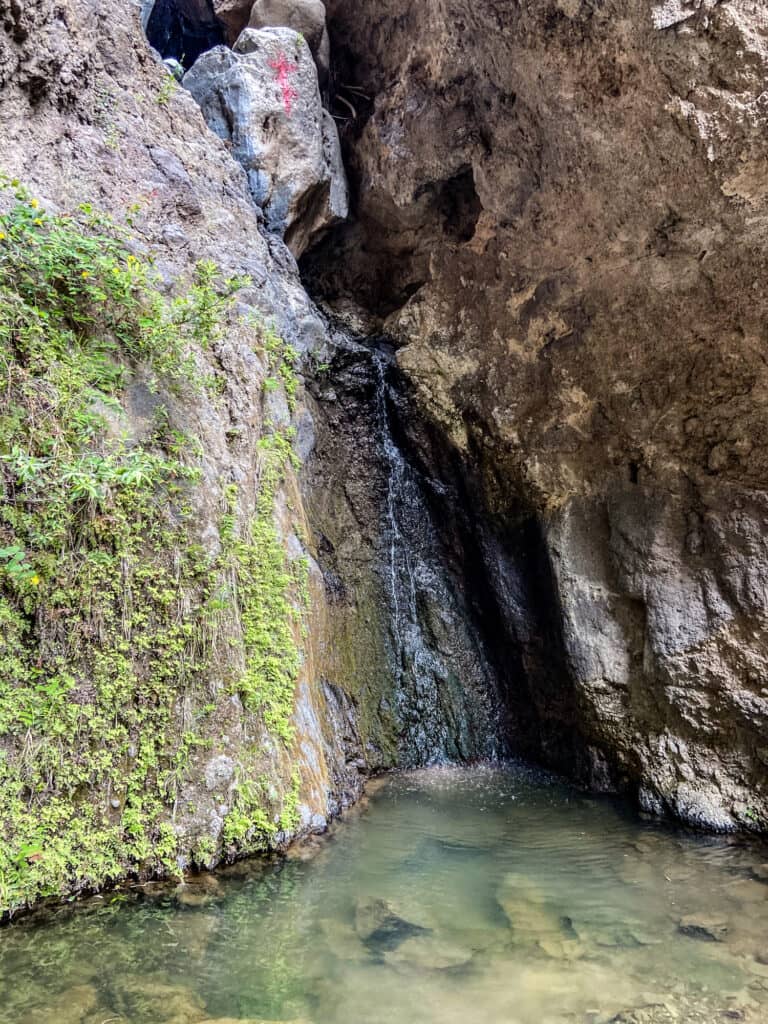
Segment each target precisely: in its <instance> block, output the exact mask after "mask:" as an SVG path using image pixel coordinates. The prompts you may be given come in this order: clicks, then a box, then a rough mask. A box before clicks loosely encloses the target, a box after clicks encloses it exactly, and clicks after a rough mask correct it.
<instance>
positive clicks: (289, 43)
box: [183, 28, 348, 257]
mask: <svg viewBox="0 0 768 1024" xmlns="http://www.w3.org/2000/svg"><path fill="white" fill-rule="evenodd" d="M183 84H184V87H185V88H186V89H188V90H189V91H190V92H191V94H192V95H193V96H194V98H195V99H196V100H197V102H198V103H199V105H200V107H201V109H202V111H203V115H204V117H205V119H206V121H207V122H208V124H209V126H210V128H211V129H212V130H213V131H214V132H216V134H217V135H218V136H219V137H220V138H222V139H224V140H225V142H226V143H227V144H228V145H229V146H230V148H231V152H232V155H233V156H234V157H235V159H236V160H238V162H239V163H240V164H242V166H243V167H244V168H245V171H246V173H247V175H248V181H249V184H250V188H251V193H252V195H253V198H254V201H255V202H256V203H257V204H258V205H259V206H260V207H261V208H262V209H263V211H264V215H265V218H266V223H267V226H268V228H269V229H270V230H272V231H276V232H279V233H280V234H282V235H284V236H285V239H286V242H287V243H288V245H289V247H290V248H291V250H292V252H293V253H294V255H295V256H297V257H298V256H300V255H301V253H302V252H303V251H304V250H305V249H306V248H307V246H308V245H309V244H310V242H312V241H313V240H315V239H316V237H317V236H318V235H319V234H321V233H322V232H323V231H325V230H326V229H327V228H328V227H329V226H331V225H332V224H334V223H337V222H338V221H340V220H342V219H344V218H345V217H346V216H347V212H348V198H347V185H346V178H345V175H344V169H343V165H342V162H341V154H340V146H339V138H338V133H337V131H336V127H335V124H334V122H333V119H332V118H330V117H329V115H328V114H327V113H326V112H325V111H323V108H322V104H321V101H320V93H319V90H318V82H317V71H316V68H315V64H314V61H313V60H312V55H311V53H310V51H309V49H308V47H307V46H306V44H305V43H304V42H303V41H302V39H301V37H300V36H299V34H298V33H297V32H294V31H293V30H292V29H288V28H267V29H261V30H258V31H257V30H255V29H246V30H245V31H244V32H243V33H242V34H241V35H240V36H239V38H238V40H237V42H236V44H235V49H234V51H232V50H229V49H227V48H226V47H216V48H215V49H213V50H210V51H208V52H207V53H205V54H203V55H202V56H201V57H200V58H199V59H198V60H197V61H196V63H195V64H194V66H193V67H192V68H191V69H190V70H189V71H188V72H187V74H186V75H185V76H184V80H183Z"/></svg>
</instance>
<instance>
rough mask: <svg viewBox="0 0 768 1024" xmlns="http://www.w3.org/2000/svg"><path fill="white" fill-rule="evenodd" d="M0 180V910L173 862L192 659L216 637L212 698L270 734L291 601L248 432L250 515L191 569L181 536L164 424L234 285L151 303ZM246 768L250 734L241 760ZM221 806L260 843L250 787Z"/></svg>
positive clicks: (194, 702)
mask: <svg viewBox="0 0 768 1024" xmlns="http://www.w3.org/2000/svg"><path fill="white" fill-rule="evenodd" d="M0 187H2V189H3V191H4V192H5V193H6V195H7V194H9V193H10V194H11V196H12V199H13V202H12V204H11V206H10V208H9V209H8V210H7V212H6V213H4V214H2V215H0V488H2V492H3V501H2V503H0V828H2V831H3V836H4V842H3V844H2V845H0V911H8V910H13V909H14V908H17V907H20V906H23V905H24V904H25V903H28V902H30V901H32V900H34V899H36V898H38V897H40V896H44V895H49V894H54V893H59V892H62V891H70V892H77V891H79V890H81V889H84V888H89V887H91V888H92V887H98V886H102V885H104V884H106V883H108V882H109V881H114V880H116V879H118V878H120V877H123V876H124V875H125V873H126V871H129V870H137V869H139V868H141V869H143V870H150V871H155V872H163V871H165V872H173V871H175V870H176V867H175V865H176V859H177V856H178V854H179V845H178V844H179V838H178V836H177V834H176V832H175V830H174V828H173V826H172V824H171V814H172V810H173V807H174V804H175V801H176V799H177V796H178V794H179V791H180V786H181V784H182V782H183V781H184V779H185V778H186V775H187V772H188V771H189V769H190V765H191V764H192V762H193V761H194V759H195V757H196V756H197V753H198V751H200V750H201V749H204V748H205V747H206V746H207V745H208V741H207V740H206V739H205V738H204V736H202V735H201V734H200V732H199V724H198V722H199V720H200V719H199V718H195V720H194V721H193V722H192V727H191V728H190V727H189V726H183V725H182V722H183V721H184V716H183V715H182V714H181V710H180V709H181V708H182V707H183V706H186V705H189V706H191V707H197V708H200V709H201V711H200V715H201V716H203V717H204V715H207V714H210V713H212V712H213V711H214V710H215V708H216V705H217V700H218V699H219V694H218V691H217V690H214V691H211V690H210V689H209V679H210V676H211V666H212V665H214V664H218V663H219V662H220V661H221V660H222V648H221V645H222V643H223V642H224V641H226V644H227V645H229V648H231V646H232V645H234V646H235V647H239V648H240V649H241V652H242V653H241V659H240V660H242V662H244V664H245V665H246V669H245V671H244V672H243V673H242V674H239V673H238V672H236V671H234V669H233V670H232V671H231V672H230V676H231V678H230V680H229V684H228V685H229V689H230V691H232V692H239V693H241V694H242V696H243V701H244V704H245V706H246V709H247V713H248V714H249V715H250V716H251V722H250V725H249V728H250V729H251V730H252V731H253V733H254V734H257V735H258V734H259V730H260V729H263V728H266V730H267V732H271V733H272V735H273V736H274V737H275V738H276V739H277V740H280V741H282V742H283V743H289V742H290V739H291V730H290V727H289V723H288V720H289V717H290V714H291V711H292V701H293V690H294V687H295V678H296V673H297V671H298V666H299V664H300V655H299V651H298V647H297V644H296V640H295V636H296V632H297V623H298V618H299V617H300V611H299V610H298V604H297V600H298V598H296V597H294V595H295V594H298V593H299V590H300V588H299V587H298V585H297V580H296V572H295V571H294V568H293V567H292V566H291V565H289V564H288V562H287V560H286V555H285V552H284V549H283V546H282V544H281V541H280V536H279V533H278V530H277V526H276V524H275V521H274V514H273V507H274V502H275V497H276V493H277V489H278V487H279V486H280V483H281V480H282V478H283V475H284V473H285V472H286V470H287V469H288V467H290V466H291V464H292V462H293V454H292V451H291V446H290V438H289V437H288V436H286V435H285V434H281V433H272V434H270V435H269V436H267V437H266V438H264V440H263V445H262V450H261V455H260V457H261V461H262V473H261V486H260V491H259V495H258V498H257V508H256V510H255V515H254V516H253V517H250V518H249V517H245V518H244V519H243V521H242V522H240V519H242V518H243V517H242V515H241V514H240V513H239V505H238V493H237V489H236V488H235V487H234V486H232V487H228V488H225V491H224V502H225V511H224V514H223V517H222V522H221V535H222V551H221V553H220V554H219V555H217V556H214V555H209V554H207V553H206V552H205V550H204V549H203V548H202V547H201V546H200V545H199V544H197V543H195V541H194V526H195V522H194V520H195V517H194V513H193V507H194V500H193V499H194V495H195V491H196V488H197V487H198V486H199V483H200V480H201V469H200V462H201V457H202V449H201V445H200V443H199V441H197V439H195V438H192V437H189V436H187V435H185V434H184V433H183V432H181V431H179V430H178V429H176V428H174V427H173V426H172V423H171V417H170V413H169V408H170V402H171V399H172V398H173V397H174V396H181V397H184V398H185V400H190V401H191V400H194V398H195V395H196V394H199V393H201V391H202V390H203V389H204V388H205V387H206V386H207V377H206V375H205V374H204V373H203V372H201V370H200V365H201V353H204V352H205V350H206V349H207V348H208V347H209V346H210V344H211V343H212V341H215V339H216V338H217V337H219V336H220V334H221V332H222V331H223V330H224V329H225V327H226V324H227V323H228V322H229V319H230V318H231V316H232V313H231V306H232V300H233V296H234V294H235V292H236V290H237V288H238V287H239V286H240V284H241V283H242V282H241V281H240V280H239V279H221V277H220V275H219V274H218V271H217V268H216V267H215V266H214V265H213V264H211V263H202V264H199V265H198V267H197V269H196V271H195V273H194V276H193V278H192V279H191V280H189V281H187V282H186V283H184V284H183V286H181V287H179V288H178V289H177V294H176V295H175V296H174V297H172V298H169V297H168V296H167V295H166V294H165V293H164V291H163V290H162V289H161V287H160V284H159V281H158V280H157V276H156V274H155V271H154V268H153V265H152V261H151V259H150V258H147V257H143V256H137V255H135V253H134V252H133V251H132V247H131V242H130V239H128V238H127V237H126V236H125V235H124V233H123V232H122V231H121V229H119V228H118V227H117V226H116V225H115V224H114V223H113V222H112V221H111V220H110V219H109V218H106V217H104V216H103V215H101V214H100V213H98V212H97V211H96V210H94V209H93V207H91V206H90V205H88V204H84V205H83V206H81V207H80V209H79V210H77V211H75V212H74V213H73V214H56V215H50V214H46V213H45V212H44V211H43V210H42V209H41V205H40V203H39V202H38V201H37V200H36V199H35V198H34V197H31V196H30V195H29V194H28V193H27V192H26V191H25V189H23V188H22V187H21V186H20V185H19V184H18V182H15V181H10V180H8V179H2V180H0ZM258 334H259V338H261V331H259V332H258ZM258 343H259V344H262V343H263V342H261V341H260V342H258ZM268 345H269V347H270V350H271V351H273V353H274V358H275V360H277V361H278V363H279V364H280V365H279V374H280V379H281V380H282V381H283V382H285V383H284V386H285V388H286V391H288V392H289V393H290V386H291V384H292V381H291V379H290V378H289V377H288V370H287V369H285V368H283V364H287V362H288V361H289V359H290V356H288V355H286V354H285V350H283V349H282V348H281V347H280V344H279V342H278V340H276V339H275V338H272V337H271V336H270V339H269V341H268ZM136 383H140V384H142V385H145V386H148V387H149V388H150V389H151V390H152V391H154V392H155V394H156V396H157V408H156V412H155V415H154V418H153V421H152V429H151V430H149V431H148V432H145V433H144V434H143V435H142V436H141V437H140V438H139V437H135V436H133V435H132V434H131V429H130V423H129V421H128V419H127V418H126V416H125V412H124V392H125V389H126V387H127V386H128V385H130V384H136ZM294 393H295V391H294ZM225 619H226V623H227V625H226V626H225V624H224V620H225ZM227 630H228V631H227ZM237 663H238V658H236V657H232V658H231V665H232V666H234V665H236V664H237ZM259 756H260V747H259V745H258V744H257V743H256V744H254V752H253V757H254V763H255V762H256V761H257V760H258V758H259ZM255 770H256V769H255V768H254V771H255ZM240 794H241V797H240V800H239V802H238V803H237V804H236V807H235V808H234V809H233V814H232V816H231V820H229V819H228V821H227V825H226V836H227V838H228V841H232V842H233V843H235V844H237V845H238V846H239V848H241V849H260V848H262V847H263V845H264V844H265V843H268V842H269V841H271V838H272V837H273V836H274V833H275V829H274V828H273V827H272V826H270V827H269V828H268V827H267V823H268V822H269V821H270V820H271V819H270V815H271V817H272V818H274V816H275V814H277V815H278V817H279V815H280V813H281V811H280V808H279V806H278V807H277V808H276V809H271V803H269V808H270V809H269V810H267V809H265V808H267V804H268V802H265V801H266V797H265V796H264V793H263V789H262V788H260V787H257V786H255V785H253V784H249V783H248V780H247V778H246V779H244V781H243V783H242V785H241V788H240ZM273 802H274V801H273ZM278 803H279V800H278ZM282 813H285V811H283V812H282ZM245 818H247V819H248V822H249V824H248V826H247V827H245V824H244V821H245ZM198 855H199V856H200V857H201V858H204V857H207V858H208V859H210V857H211V856H212V851H211V850H210V844H209V843H207V842H205V841H204V840H201V841H200V845H199V846H198Z"/></svg>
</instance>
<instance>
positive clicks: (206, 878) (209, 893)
mask: <svg viewBox="0 0 768 1024" xmlns="http://www.w3.org/2000/svg"><path fill="white" fill-rule="evenodd" d="M223 895H224V891H223V889H222V887H221V884H220V883H219V881H218V880H217V879H216V877H215V876H214V875H189V876H188V877H187V878H185V879H184V881H183V882H182V883H181V884H180V885H177V886H176V888H175V889H174V891H173V897H174V899H175V900H176V902H177V903H178V904H179V906H181V907H206V906H209V905H210V904H211V903H214V902H216V900H219V899H221V898H222V896H223Z"/></svg>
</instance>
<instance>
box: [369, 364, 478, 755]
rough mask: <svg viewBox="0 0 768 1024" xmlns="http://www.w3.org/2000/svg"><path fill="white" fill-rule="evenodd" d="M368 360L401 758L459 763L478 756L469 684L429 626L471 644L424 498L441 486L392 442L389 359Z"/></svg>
mask: <svg viewBox="0 0 768 1024" xmlns="http://www.w3.org/2000/svg"><path fill="white" fill-rule="evenodd" d="M371 361H372V368H373V375H374V386H375V393H374V413H375V430H376V434H377V437H378V444H379V450H380V452H381V455H382V456H383V462H384V470H385V483H386V500H385V503H384V509H383V531H382V532H383V546H384V551H385V559H384V565H383V566H382V571H383V574H384V576H385V579H386V584H387V591H388V599H389V603H390V622H391V636H392V648H393V650H392V662H393V671H394V674H395V677H396V678H395V682H396V688H395V690H396V704H397V715H398V719H399V721H400V725H401V757H402V759H403V762H404V763H412V764H439V763H444V762H449V761H456V760H462V759H465V758H467V757H471V756H473V755H476V754H477V753H478V751H477V750H474V749H472V748H473V747H474V742H473V741H470V740H469V735H470V734H471V733H472V731H473V730H472V724H471V721H470V719H471V717H472V715H473V710H474V709H470V708H469V706H468V701H467V693H468V692H469V685H467V687H466V692H465V683H467V682H468V681H466V680H463V679H462V678H461V670H460V669H458V672H457V668H458V666H457V665H454V664H453V663H452V662H453V657H452V655H453V652H452V651H450V650H446V645H445V642H444V641H443V642H442V643H441V639H440V637H438V636H436V635H435V624H434V621H430V620H434V619H435V618H436V617H437V618H438V619H440V620H442V625H443V628H444V629H445V630H446V632H451V633H453V634H454V638H455V639H456V640H457V642H458V643H462V642H464V643H466V644H467V645H469V646H471V643H472V638H471V637H466V638H461V630H462V629H466V625H465V624H463V625H462V626H461V627H459V625H458V623H459V615H461V614H462V613H461V612H459V611H458V609H457V608H456V607H455V601H454V593H455V587H454V586H452V585H451V580H450V578H449V575H450V574H449V571H448V568H447V566H446V565H445V561H444V558H443V552H442V550H441V547H442V545H441V541H440V537H439V532H438V530H437V528H436V524H435V522H434V519H433V514H432V511H431V509H430V503H429V501H428V499H427V494H426V489H427V487H428V486H431V487H432V488H439V486H440V485H438V484H436V483H435V482H434V481H427V480H425V479H424V478H423V476H422V475H421V474H420V473H419V472H418V471H417V470H416V469H415V468H414V466H413V465H412V464H411V462H410V461H409V459H408V457H407V453H406V452H404V451H403V448H402V447H401V446H400V444H398V442H397V440H396V439H395V436H394V433H393V415H394V413H393V405H392V401H391V395H390V389H391V387H392V384H391V383H390V380H389V370H390V359H389V357H388V356H387V354H386V353H385V352H382V351H381V350H379V349H374V350H373V351H372V354H371ZM465 622H466V617H463V623H465ZM441 648H442V649H441ZM456 660H457V661H458V660H460V659H458V658H457V659H456ZM494 752H495V751H492V750H489V749H487V750H484V751H483V753H485V754H488V753H494Z"/></svg>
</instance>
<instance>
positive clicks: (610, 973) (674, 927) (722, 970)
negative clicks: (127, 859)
mask: <svg viewBox="0 0 768 1024" xmlns="http://www.w3.org/2000/svg"><path fill="white" fill-rule="evenodd" d="M312 850H313V855H312V856H311V857H308V856H307V854H308V852H309V851H308V848H307V847H299V848H298V849H297V850H295V851H294V853H293V855H292V856H291V857H290V858H288V859H287V860H285V861H283V862H281V863H279V864H277V865H268V866H265V865H259V864H256V863H250V864H243V865H236V866H235V867H234V868H233V869H230V870H229V871H225V872H223V873H221V874H219V875H216V876H215V877H214V876H203V877H201V878H200V879H199V880H198V881H197V882H194V880H193V882H192V883H190V884H189V885H187V886H184V887H181V888H180V889H178V890H177V891H175V892H174V891H173V890H172V889H170V890H169V889H168V888H167V887H165V888H164V887H159V886H149V887H144V888H143V889H138V890H135V891H134V892H132V893H129V894H128V895H125V894H117V895H115V894H113V895H109V894H108V895H105V896H104V897H103V898H102V899H97V900H92V901H89V902H88V903H87V904H85V905H83V906H82V907H80V908H78V910H77V911H76V912H71V911H68V912H67V913H66V915H62V914H52V915H51V917H50V918H49V919H47V920H46V921H45V922H44V923H42V924H41V923H34V922H33V923H23V922H20V923H19V924H17V925H14V926H12V927H10V928H8V929H6V930H5V931H4V932H3V933H1V934H0V1021H2V1022H3V1024H6V1022H7V1024H11V1022H12V1024H43V1022H45V1024H54V1022H55V1024H75V1022H77V1024H104V1022H107V1021H108V1022H109V1024H119V1022H122V1024H198V1022H202V1021H205V1022H216V1024H235V1022H237V1021H241V1022H242V1021H249V1022H253V1021H258V1022H261V1021H270V1022H271V1021H291V1022H299V1021H300V1022H301V1024H305V1022H311V1024H438V1022H439V1024H565V1022H568V1024H601V1022H608V1021H614V1022H616V1024H619V1022H622V1024H661V1022H664V1024H666V1022H673V1021H674V1022H678V1024H685V1022H701V1024H704V1022H706V1024H714V1022H718V1021H723V1022H725V1021H729V1020H745V1021H755V1022H766V1021H768V917H767V916H766V910H768V902H766V900H767V898H768V863H766V862H767V861H768V851H766V849H765V847H760V846H756V845H755V844H752V843H748V842H746V841H743V840H733V839H731V840H729V839H726V838H722V837H711V836H710V837H707V836H699V835H694V834H691V833H688V832H685V831H682V830H673V829H670V828H666V827H663V826H660V825H658V824H650V823H644V822H642V821H640V820H638V819H637V818H635V817H633V816H632V815H631V813H630V812H629V811H628V810H627V809H626V808H624V807H622V806H621V805H620V804H618V803H615V802H613V801H610V800H605V799H599V798H594V797H589V796H586V795H584V794H581V793H579V792H576V791H574V790H573V789H571V788H569V787H568V786H567V785H565V784H562V783H560V782H559V781H557V780H553V779H551V778H548V777H546V776H542V775H541V774H540V773H537V772H533V771H531V770H529V769H526V768H523V767H514V766H510V767H508V768H503V769H502V768H476V769H430V770H425V771H420V772H414V773H409V774H402V775H394V776H391V777H388V778H387V779H386V780H384V782H383V783H381V784H378V785H376V786H375V788H374V790H373V791H372V793H371V796H370V799H369V801H368V802H367V804H366V802H364V804H363V806H362V808H361V809H360V811H358V812H353V813H352V814H351V815H350V816H349V817H347V819H346V820H344V821H343V822H341V823H340V824H338V825H336V826H335V827H334V829H333V830H332V833H331V835H330V836H329V837H324V838H323V839H322V840H321V841H316V842H315V843H314V844H313V848H312Z"/></svg>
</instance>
